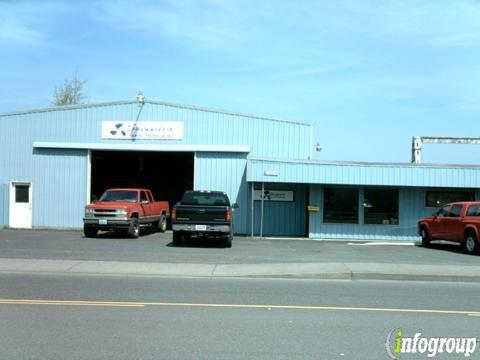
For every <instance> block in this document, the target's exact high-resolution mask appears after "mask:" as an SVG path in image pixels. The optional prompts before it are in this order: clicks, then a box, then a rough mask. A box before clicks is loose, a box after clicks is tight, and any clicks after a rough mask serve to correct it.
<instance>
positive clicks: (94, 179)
mask: <svg viewBox="0 0 480 360" xmlns="http://www.w3.org/2000/svg"><path fill="white" fill-rule="evenodd" d="M91 161H92V162H91V194H90V196H91V199H92V200H95V199H98V198H99V197H100V196H101V195H102V194H103V192H104V191H105V190H106V189H108V188H115V187H142V188H148V189H150V190H152V192H153V195H154V196H155V199H157V200H167V201H168V202H169V204H170V206H173V205H175V203H176V202H177V201H179V200H180V198H181V196H182V194H183V192H184V191H185V190H191V189H193V167H194V153H191V152H182V153H178V152H177V153H173V152H139V151H92V157H91Z"/></svg>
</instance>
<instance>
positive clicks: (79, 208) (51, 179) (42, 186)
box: [32, 149, 88, 228]
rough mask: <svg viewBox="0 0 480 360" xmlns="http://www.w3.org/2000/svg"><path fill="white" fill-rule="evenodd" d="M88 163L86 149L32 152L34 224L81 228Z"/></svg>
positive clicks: (85, 196)
mask: <svg viewBox="0 0 480 360" xmlns="http://www.w3.org/2000/svg"><path fill="white" fill-rule="evenodd" d="M87 162H88V152H87V151H85V150H61V149H54V150H50V149H41V150H35V151H34V154H33V163H34V170H35V171H34V173H35V176H34V178H33V185H32V200H33V219H32V220H33V226H34V227H56V228H78V227H82V225H83V221H82V219H83V213H84V207H85V204H86V200H87V195H86V189H87V183H86V182H87ZM46 169H48V170H47V171H46Z"/></svg>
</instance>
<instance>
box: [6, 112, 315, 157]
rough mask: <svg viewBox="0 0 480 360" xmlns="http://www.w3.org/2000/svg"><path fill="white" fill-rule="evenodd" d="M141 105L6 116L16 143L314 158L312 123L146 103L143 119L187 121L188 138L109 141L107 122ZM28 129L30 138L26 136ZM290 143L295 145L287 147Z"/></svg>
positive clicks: (121, 118)
mask: <svg viewBox="0 0 480 360" xmlns="http://www.w3.org/2000/svg"><path fill="white" fill-rule="evenodd" d="M139 110H140V108H139V107H138V105H137V104H118V105H110V106H95V107H85V108H78V109H71V110H58V111H48V112H38V113H27V114H19V115H11V116H0V121H1V122H3V123H4V125H5V126H6V128H7V130H8V132H9V133H10V134H11V135H12V137H11V138H10V143H12V142H16V141H22V142H25V141H26V142H27V143H29V144H30V145H31V143H32V142H33V141H57V142H59V141H62V142H77V143H78V142H87V143H88V142H100V143H116V144H118V143H119V142H122V143H128V142H131V143H138V144H182V145H184V144H194V145H197V144H202V145H250V146H251V149H252V154H253V155H255V156H269V157H285V158H290V159H307V158H308V156H309V155H310V131H311V130H310V129H311V126H310V125H308V124H301V123H295V122H284V121H275V120H269V119H260V118H255V117H248V116H243V115H236V114H230V113H221V112H215V111H206V110H196V109H193V108H182V107H175V106H168V105H161V104H150V103H147V104H145V106H144V108H143V110H142V112H141V115H140V119H139V121H142V120H149V121H156V120H158V121H181V122H183V123H184V139H183V140H104V139H102V138H101V122H102V121H105V120H115V121H134V120H135V119H136V118H137V115H138V112H139ZM25 131H27V134H25V133H24V132H25ZM285 143H288V144H289V146H284V144H285Z"/></svg>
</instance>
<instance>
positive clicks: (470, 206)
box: [418, 201, 480, 254]
mask: <svg viewBox="0 0 480 360" xmlns="http://www.w3.org/2000/svg"><path fill="white" fill-rule="evenodd" d="M418 234H419V235H420V236H421V237H422V245H423V246H429V245H430V242H431V241H432V240H449V241H455V242H459V243H461V244H463V246H464V247H465V250H466V251H467V252H468V253H470V254H474V253H479V252H480V201H465V202H455V203H450V204H446V205H444V206H442V207H441V208H440V209H439V210H438V211H436V212H435V213H434V214H433V215H432V216H428V217H426V218H424V219H422V220H420V221H419V222H418Z"/></svg>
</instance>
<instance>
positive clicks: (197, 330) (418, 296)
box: [0, 274, 480, 360]
mask: <svg viewBox="0 0 480 360" xmlns="http://www.w3.org/2000/svg"><path fill="white" fill-rule="evenodd" d="M479 293H480V285H476V284H450V283H435V284H430V283H402V282H393V283H388V282H371V281H370V282H367V281H358V282H351V281H320V280H284V279H282V280H279V279H276V280H275V279H271V280H264V279H185V278H183V279H182V278H179V279H170V278H143V277H135V278H128V277H101V276H94V277H92V276H72V275H70V276H59V275H54V276H52V275H48V276H47V275H18V274H17V275H15V274H10V275H7V274H2V275H1V276H0V323H1V324H2V326H1V327H0V358H2V359H112V358H115V359H368V360H371V359H386V358H387V354H386V349H385V341H386V338H387V334H388V333H389V332H390V331H391V330H392V329H394V328H401V329H402V330H403V331H404V332H405V334H406V335H408V336H413V335H414V334H415V333H416V332H422V334H423V336H425V337H432V336H437V337H463V336H465V337H480V317H479V316H478V315H480V312H479V310H480V305H479V304H478V294H479ZM5 299H10V300H9V301H8V302H7V301H6V300H5ZM20 300H23V301H24V302H23V303H20ZM39 300H41V301H39ZM47 300H50V301H57V302H56V303H48V301H47ZM25 301H27V302H25ZM81 301H84V302H81ZM326 307H328V308H326ZM347 307H348V308H349V309H345V308H347ZM374 310H376V311H374ZM405 310H411V311H413V312H405ZM426 310H428V311H429V312H426ZM479 347H480V344H479ZM401 358H402V359H403V358H405V359H407V358H408V359H410V358H426V356H425V355H424V356H423V357H412V356H409V355H408V354H403V355H402V357H401ZM440 358H445V359H448V358H463V356H461V357H459V356H458V355H457V356H455V355H454V356H445V357H440ZM470 358H471V359H478V358H480V350H479V349H477V350H476V352H475V353H474V354H473V355H472V356H471V357H470Z"/></svg>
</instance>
